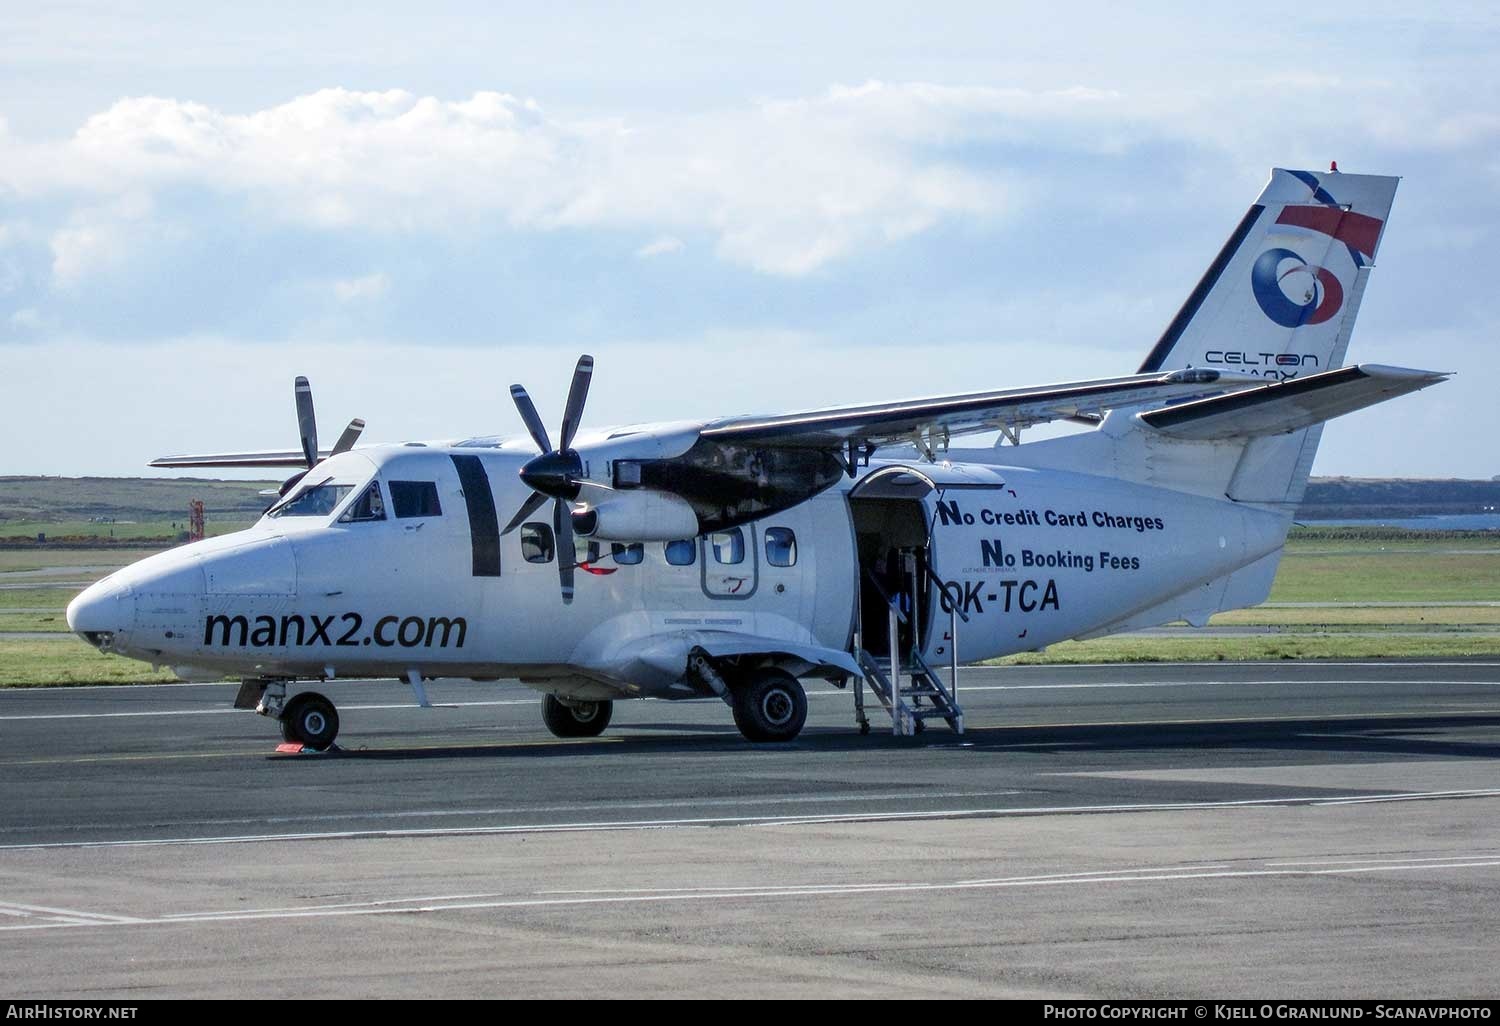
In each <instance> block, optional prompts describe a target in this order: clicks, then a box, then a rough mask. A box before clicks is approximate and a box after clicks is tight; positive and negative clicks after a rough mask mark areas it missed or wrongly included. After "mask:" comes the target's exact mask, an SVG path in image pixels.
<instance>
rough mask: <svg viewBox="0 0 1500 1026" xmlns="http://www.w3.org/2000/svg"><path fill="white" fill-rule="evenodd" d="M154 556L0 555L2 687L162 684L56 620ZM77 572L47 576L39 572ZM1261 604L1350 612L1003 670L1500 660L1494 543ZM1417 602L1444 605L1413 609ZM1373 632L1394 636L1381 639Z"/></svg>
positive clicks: (1260, 614)
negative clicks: (94, 584) (85, 592)
mask: <svg viewBox="0 0 1500 1026" xmlns="http://www.w3.org/2000/svg"><path fill="white" fill-rule="evenodd" d="M153 551H159V549H145V548H136V547H119V548H115V547H108V548H76V549H66V548H47V547H42V548H28V549H13V550H8V549H5V548H3V547H0V632H53V633H57V634H58V637H57V638H56V639H0V687H14V686H18V685H24V684H54V685H55V684H76V683H125V682H130V681H154V680H167V679H170V674H168V673H167V672H166V671H160V672H153V671H152V670H151V669H150V667H148V666H146V665H145V664H144V663H137V662H134V661H130V660H125V659H120V658H117V657H111V656H104V655H101V654H99V653H98V652H95V651H94V650H93V649H91V648H89V647H88V646H87V645H85V644H84V643H83V642H82V641H81V640H78V639H75V638H72V637H70V636H67V635H66V631H67V623H66V622H65V621H64V619H63V610H64V609H65V608H66V606H67V604H68V602H69V601H70V600H71V599H72V597H73V596H74V595H75V594H77V592H78V591H79V590H80V588H79V586H77V585H66V584H64V583H63V582H67V581H91V580H96V579H98V578H99V577H102V576H103V575H104V574H106V573H108V572H109V571H110V570H111V569H112V568H114V567H117V566H123V565H125V564H127V563H131V562H134V561H135V560H137V559H141V558H143V557H144V556H146V555H149V554H150V553H151V552H153ZM75 567H76V568H78V569H77V570H68V571H67V572H63V573H59V574H57V575H56V576H53V575H51V574H38V573H37V571H47V570H62V569H63V568H75ZM52 582H56V583H52ZM1270 600H1271V602H1272V603H1277V602H1300V603H1347V605H1337V606H1327V605H1324V606H1310V607H1292V608H1277V607H1275V606H1274V605H1272V606H1260V607H1257V608H1254V609H1242V610H1235V611H1233V612H1229V613H1221V614H1219V615H1218V616H1216V617H1214V619H1213V623H1214V624H1215V625H1225V626H1265V627H1275V628H1280V629H1281V630H1280V631H1279V632H1278V633H1275V634H1268V635H1256V636H1246V637H1223V636H1215V637H1193V636H1186V637H1180V638H1178V637H1157V636H1152V637H1141V636H1128V635H1127V636H1119V637H1114V638H1103V639H1100V640H1097V641H1087V642H1067V643H1064V644H1060V645H1054V646H1052V647H1051V648H1049V649H1047V651H1046V652H1044V653H1027V654H1024V655H1019V656H1012V657H1010V658H1009V659H1007V660H1005V662H1008V663H1042V662H1053V663H1068V662H1120V661H1166V660H1217V659H1319V658H1324V659H1365V658H1419V657H1463V656H1500V538H1487V537H1473V536H1458V537H1449V536H1444V535H1426V536H1421V535H1419V536H1416V537H1412V536H1410V535H1409V534H1403V535H1399V536H1397V537H1394V538H1374V539H1370V538H1360V537H1351V536H1347V535H1340V534H1338V533H1332V534H1330V533H1329V532H1327V531H1321V532H1319V533H1318V535H1317V536H1316V537H1311V538H1299V537H1295V536H1294V538H1293V539H1292V540H1291V541H1290V542H1289V543H1288V545H1287V551H1286V555H1285V557H1284V558H1283V560H1282V563H1281V569H1280V571H1279V572H1278V574H1277V577H1276V583H1275V586H1274V587H1273V589H1272V592H1271V599H1270ZM1425 602H1440V603H1444V604H1443V605H1440V606H1424V605H1419V604H1418V603H1425ZM1361 603H1366V604H1361ZM1368 603H1394V604H1392V605H1371V604H1368ZM1483 603H1496V604H1495V605H1486V604H1483ZM1382 628H1391V629H1392V630H1391V632H1390V633H1386V634H1380V633H1378V632H1379V631H1380V630H1381V629H1382ZM1370 632H1377V633H1370Z"/></svg>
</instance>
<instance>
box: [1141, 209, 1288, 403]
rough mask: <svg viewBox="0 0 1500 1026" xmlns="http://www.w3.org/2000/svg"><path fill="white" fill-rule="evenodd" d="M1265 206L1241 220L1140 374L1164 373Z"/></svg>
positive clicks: (1178, 312)
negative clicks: (1174, 349) (1188, 328)
mask: <svg viewBox="0 0 1500 1026" xmlns="http://www.w3.org/2000/svg"><path fill="white" fill-rule="evenodd" d="M1265 209H1266V208H1265V207H1263V206H1261V205H1260V204H1259V203H1257V204H1255V205H1254V206H1252V207H1251V208H1250V209H1249V210H1247V211H1246V212H1245V216H1244V217H1242V218H1241V219H1240V224H1239V227H1238V228H1236V229H1235V230H1234V234H1233V235H1231V236H1229V241H1228V242H1226V243H1224V248H1223V249H1221V250H1219V255H1218V256H1216V257H1214V262H1213V263H1211V264H1209V265H1208V270H1207V271H1204V272H1203V277H1202V278H1201V279H1199V281H1198V285H1197V287H1196V288H1194V289H1193V291H1192V293H1191V294H1190V295H1189V296H1188V297H1187V302H1186V303H1183V304H1182V309H1181V310H1178V311H1177V316H1176V317H1173V318H1172V323H1171V324H1168V325H1167V330H1166V331H1164V332H1162V336H1161V338H1159V339H1157V340H1156V345H1154V346H1152V347H1151V352H1150V353H1149V354H1148V355H1147V356H1146V362H1145V363H1143V364H1141V369H1140V371H1139V373H1141V374H1150V373H1151V372H1152V371H1159V370H1161V365H1162V364H1163V363H1165V362H1166V361H1167V354H1168V353H1170V352H1171V351H1172V347H1173V346H1175V345H1176V344H1177V340H1178V339H1180V338H1181V337H1182V333H1183V332H1184V331H1186V330H1187V326H1188V324H1189V323H1190V322H1191V321H1192V319H1193V317H1194V315H1196V314H1197V313H1198V308H1199V307H1200V306H1202V305H1203V301H1204V300H1205V299H1207V298H1208V294H1209V293H1210V292H1212V291H1213V289H1214V286H1215V285H1217V284H1218V283H1219V278H1220V277H1221V276H1222V275H1223V274H1224V268H1226V267H1228V266H1229V261H1230V260H1232V259H1234V254H1235V251H1237V250H1238V249H1239V248H1240V244H1241V243H1243V242H1244V241H1245V236H1247V235H1249V234H1250V229H1251V228H1253V227H1254V226H1255V222H1256V220H1257V219H1259V217H1260V215H1261V214H1262V213H1263V212H1264V211H1265Z"/></svg>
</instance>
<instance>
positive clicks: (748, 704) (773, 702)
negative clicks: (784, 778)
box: [734, 667, 807, 742]
mask: <svg viewBox="0 0 1500 1026" xmlns="http://www.w3.org/2000/svg"><path fill="white" fill-rule="evenodd" d="M806 722H807V692H805V691H803V690H802V682H801V681H799V680H797V678H796V677H793V676H792V675H791V674H790V673H787V672H786V671H785V670H778V669H775V668H774V667H773V668H768V669H763V670H758V671H756V672H755V673H754V674H753V675H752V676H751V677H750V679H749V680H748V681H746V682H745V684H744V685H742V686H741V687H739V688H737V689H736V690H735V693H734V725H735V726H736V727H738V728H740V733H741V734H743V735H745V740H747V741H772V742H780V741H791V740H792V739H794V738H795V737H796V736H797V735H798V734H800V733H802V725H803V724H804V723H806Z"/></svg>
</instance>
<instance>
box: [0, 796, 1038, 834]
mask: <svg viewBox="0 0 1500 1026" xmlns="http://www.w3.org/2000/svg"><path fill="white" fill-rule="evenodd" d="M1023 793H1024V792H1022V791H1018V790H1014V789H1011V790H1002V791H993V790H991V791H942V792H933V793H929V792H925V791H924V792H922V797H923V798H931V799H933V800H935V801H953V800H954V799H958V798H1005V797H1009V796H1011V795H1017V794H1023ZM911 798H912V792H911V791H894V792H890V793H885V794H814V795H796V796H787V797H776V798H682V799H671V800H660V801H639V802H617V801H601V802H566V803H561V804H557V805H524V806H522V805H518V806H511V807H499V808H484V809H413V810H407V811H403V812H341V813H322V814H310V815H306V816H257V817H255V818H250V817H238V818H225V819H184V820H177V821H176V822H174V823H173V824H172V825H173V826H174V827H176V828H178V829H184V828H187V827H221V828H222V827H229V826H249V825H257V824H258V825H261V826H270V825H273V824H284V823H337V822H340V821H348V820H382V819H444V818H458V817H472V816H518V815H533V816H535V815H538V814H541V813H561V812H570V813H573V814H575V815H577V814H589V813H601V812H611V811H616V810H642V809H691V808H712V807H735V806H751V805H758V806H768V805H769V806H775V805H838V804H852V803H856V802H868V803H877V802H899V801H910V800H911ZM29 829H31V828H30V827H0V834H4V833H12V834H13V833H18V832H21V831H25V830H29ZM68 829H70V830H77V831H83V830H110V829H114V830H118V829H119V824H117V823H70V824H68Z"/></svg>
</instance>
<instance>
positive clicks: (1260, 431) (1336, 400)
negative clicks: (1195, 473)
mask: <svg viewBox="0 0 1500 1026" xmlns="http://www.w3.org/2000/svg"><path fill="white" fill-rule="evenodd" d="M1447 377H1448V375H1447V374H1446V373H1444V372H1439V371H1422V370H1408V369H1406V368H1404V367H1384V366H1380V365H1378V364H1361V365H1359V366H1357V367H1341V368H1339V369H1338V370H1331V371H1324V372H1322V373H1321V374H1312V375H1309V376H1308V377H1305V378H1293V379H1291V380H1289V381H1280V382H1277V383H1276V384H1273V385H1266V386H1265V387H1264V388H1254V389H1250V390H1248V391H1244V392H1234V393H1231V394H1228V395H1218V396H1214V397H1212V398H1210V399H1197V400H1193V401H1190V402H1185V403H1182V404H1181V405H1178V406H1168V407H1166V408H1165V409H1160V410H1152V411H1150V412H1148V413H1142V414H1139V415H1138V416H1139V418H1140V419H1141V420H1142V421H1143V422H1144V423H1146V424H1147V425H1149V426H1150V427H1153V428H1155V429H1156V430H1157V431H1159V432H1161V433H1162V434H1164V435H1166V436H1168V437H1169V438H1181V439H1187V440H1190V441H1202V442H1211V441H1225V440H1228V439H1234V438H1256V437H1260V436H1263V435H1279V434H1286V433H1288V432H1291V431H1297V430H1300V429H1302V428H1305V427H1311V426H1312V425H1314V424H1321V423H1322V422H1323V421H1325V420H1330V419H1332V418H1333V417H1338V416H1341V415H1342V414H1345V413H1352V412H1354V411H1355V410H1362V409H1364V408H1365V407H1366V406H1373V405H1375V404H1376V403H1380V402H1384V401H1385V400H1387V399H1394V398H1395V397H1396V396H1398V395H1404V394H1406V393H1407V392H1415V391H1417V390H1418V389H1422V388H1426V387H1427V386H1428V385H1435V384H1437V383H1438V382H1440V381H1444V380H1446V379H1447Z"/></svg>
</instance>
